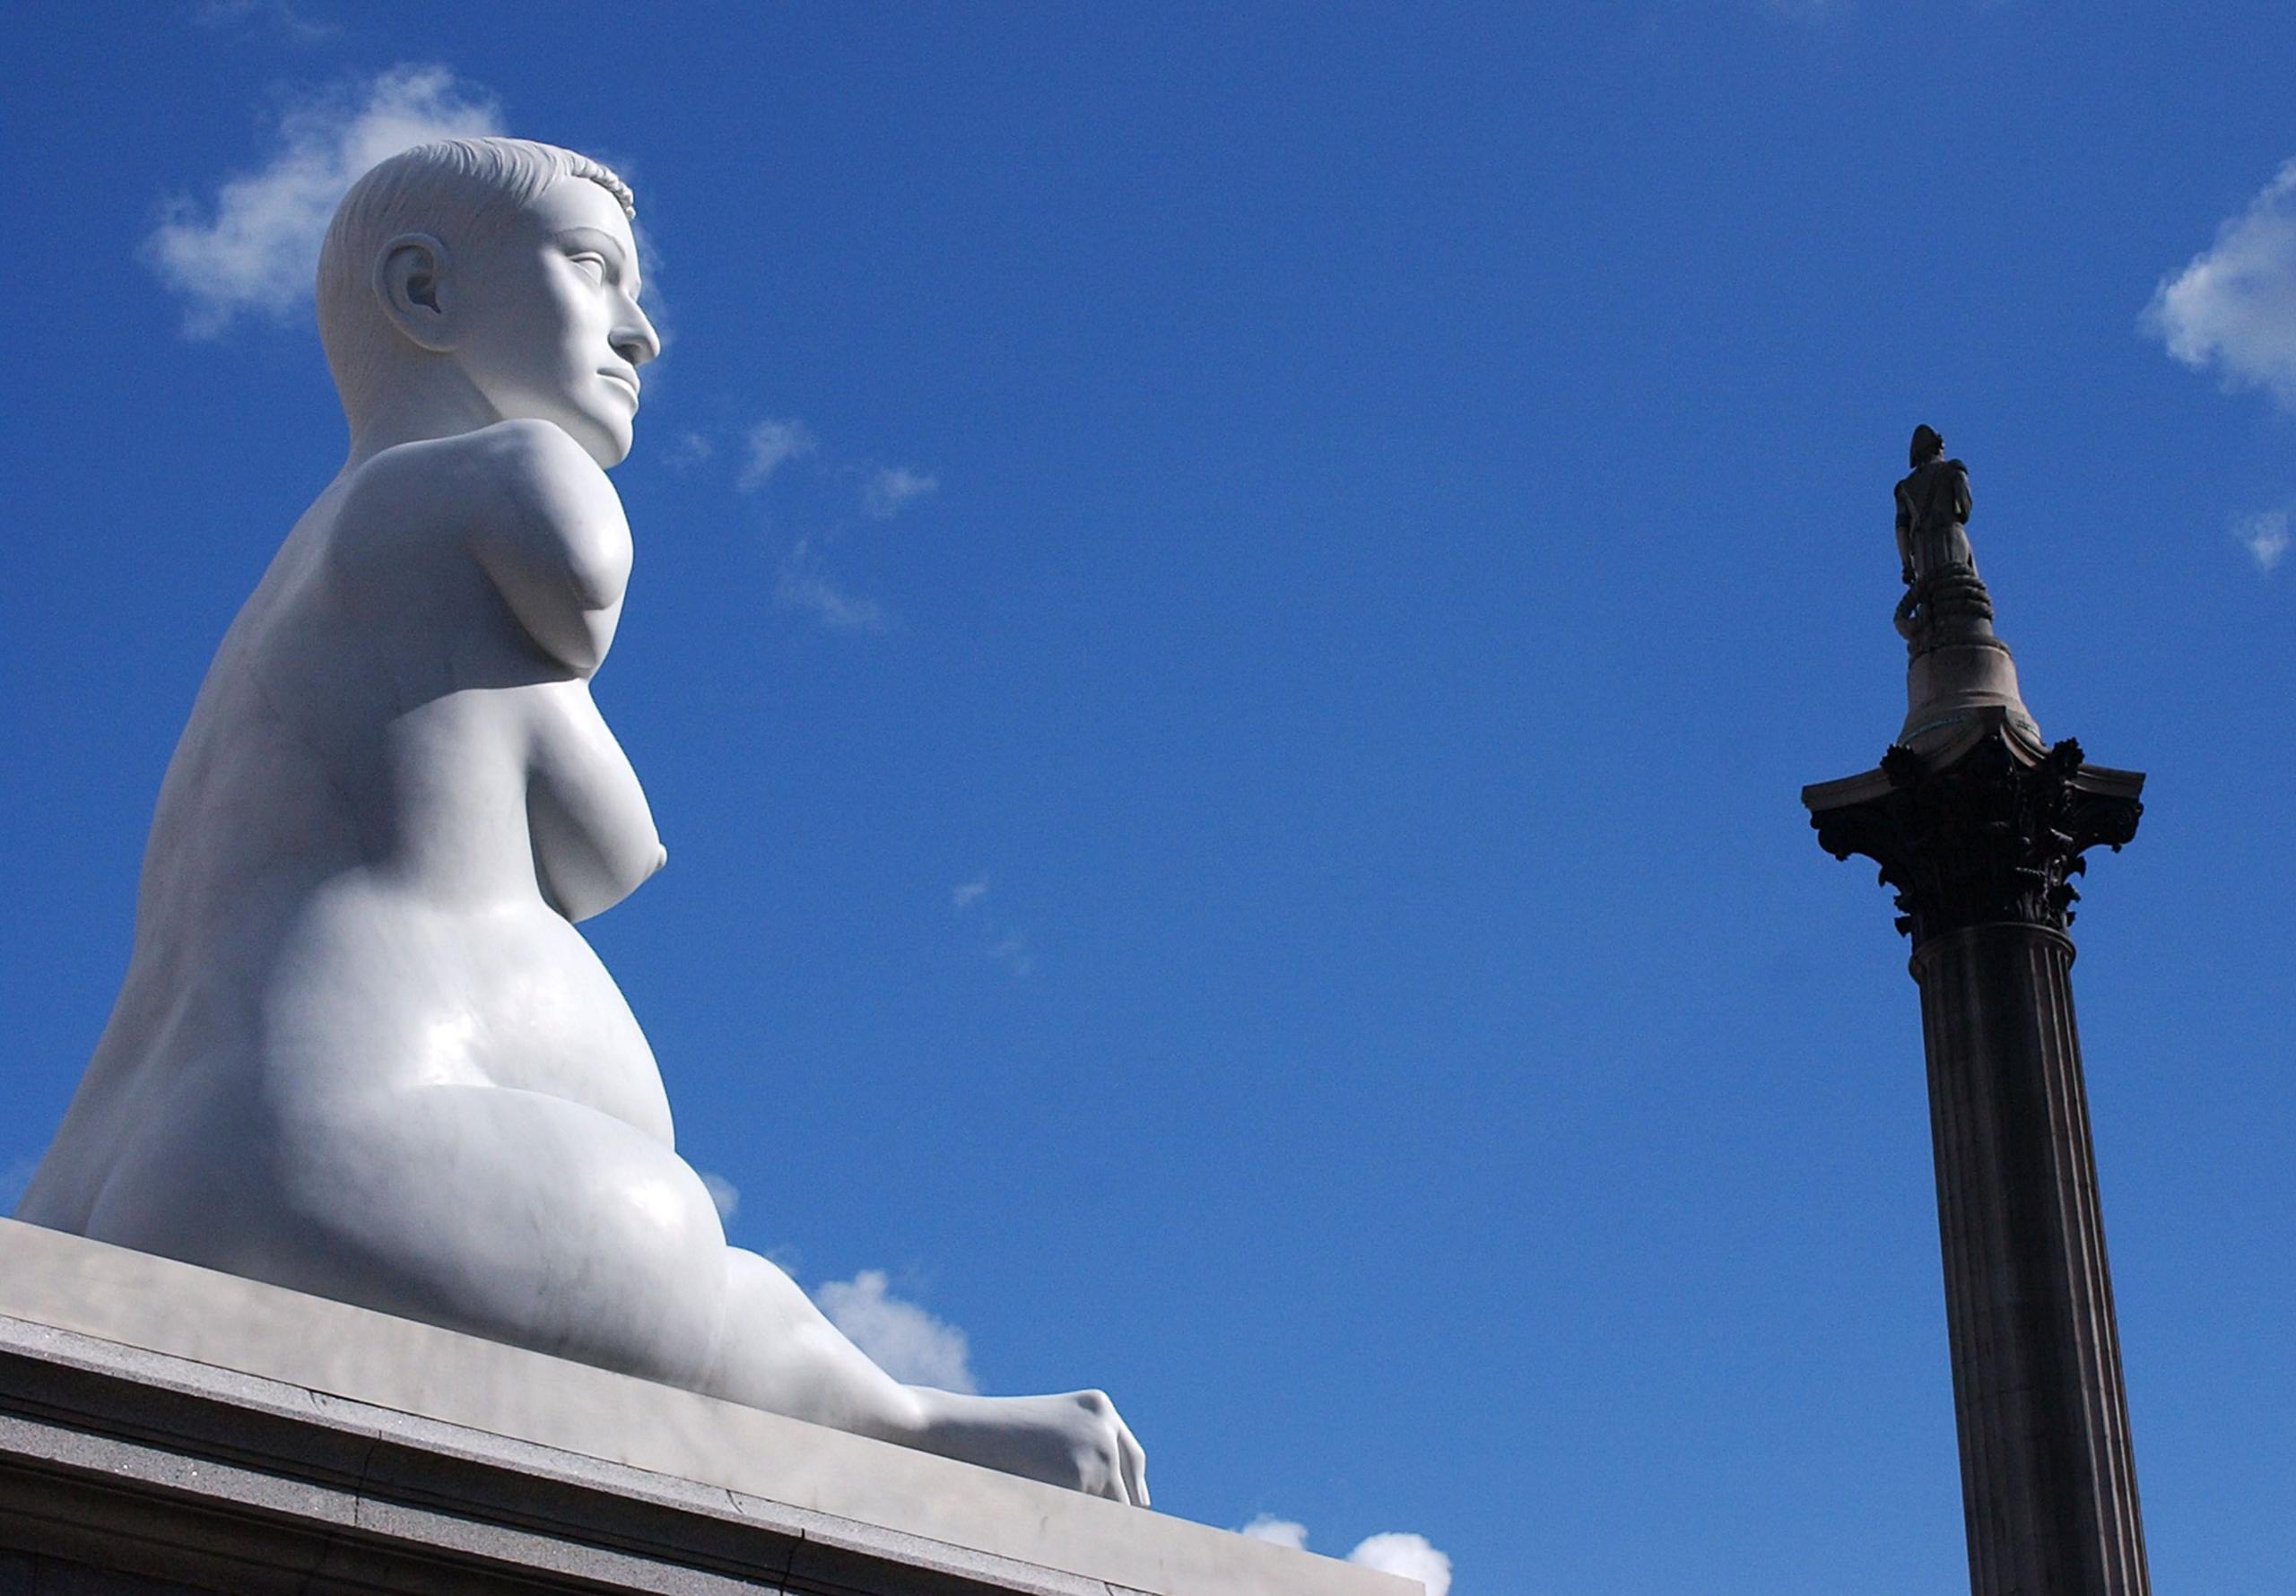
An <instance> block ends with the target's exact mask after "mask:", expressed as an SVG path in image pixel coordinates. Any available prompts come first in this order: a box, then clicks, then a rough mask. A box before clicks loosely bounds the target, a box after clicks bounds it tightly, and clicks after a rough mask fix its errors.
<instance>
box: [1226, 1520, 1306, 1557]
mask: <svg viewBox="0 0 2296 1596" xmlns="http://www.w3.org/2000/svg"><path fill="white" fill-rule="evenodd" d="M1236 1532H1237V1533H1238V1534H1239V1535H1248V1536H1250V1537H1251V1538H1252V1539H1253V1540H1272V1541H1274V1543H1275V1544H1276V1545H1278V1546H1288V1547H1290V1548H1291V1549H1292V1550H1293V1551H1295V1552H1303V1551H1306V1550H1307V1549H1308V1526H1307V1525H1305V1524H1295V1523H1293V1522H1291V1520H1290V1519H1288V1518H1277V1517H1276V1516H1275V1515H1274V1514H1270V1513H1263V1514H1260V1515H1259V1516H1258V1517H1257V1518H1256V1519H1254V1520H1252V1522H1250V1523H1248V1524H1246V1525H1245V1526H1244V1527H1243V1528H1242V1529H1240V1530H1239V1531H1236Z"/></svg>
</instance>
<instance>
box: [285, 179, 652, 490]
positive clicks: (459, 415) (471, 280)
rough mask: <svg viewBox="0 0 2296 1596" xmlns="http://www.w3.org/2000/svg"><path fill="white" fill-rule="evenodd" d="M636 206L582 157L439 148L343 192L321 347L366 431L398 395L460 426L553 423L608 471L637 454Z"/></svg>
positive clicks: (641, 319)
mask: <svg viewBox="0 0 2296 1596" xmlns="http://www.w3.org/2000/svg"><path fill="white" fill-rule="evenodd" d="M635 209H636V208H635V206H634V205H633V204H632V203H631V197H630V190H629V189H628V188H627V187H626V186H623V184H622V179H621V178H617V177H615V176H614V175H613V173H612V172H611V171H608V170H607V169H605V168H604V167H603V166H601V165H599V164H598V163H597V162H596V161H595V160H590V159H588V158H587V156H582V155H577V154H575V153H574V152H572V151H570V150H561V149H559V148H557V147H556V146H555V145H552V144H538V143H532V142H531V141H529V140H526V139H502V138H488V139H446V140H442V141H440V142H439V143H431V144H422V145H420V146H418V147H416V148H414V149H412V150H408V151H406V152H403V153H401V154H398V155H394V156H392V157H391V158H390V159H389V160H386V161H384V162H383V163H382V164H381V165H379V166H378V167H376V168H375V169H373V170H372V171H370V172H369V173H368V174H367V175H366V176H365V177H363V178H360V179H359V180H358V181H357V182H356V183H353V184H352V186H351V191H350V192H349V193H348V194H346V195H344V196H343V203H342V204H340V205H338V206H336V207H335V220H334V221H333V222H331V223H330V224H329V225H328V227H327V232H326V244H325V245H324V246H323V247H321V248H320V251H319V273H318V317H319V340H320V342H321V343H323V344H324V345H325V346H326V359H327V366H328V368H329V369H331V370H332V371H333V372H334V373H335V388H336V390H337V391H338V392H339V393H340V394H341V395H343V408H344V412H345V413H346V414H347V415H348V416H349V417H350V419H351V429H352V435H353V436H354V437H356V436H357V435H358V434H359V433H360V431H361V426H362V423H363V422H364V421H366V420H367V419H368V418H369V417H370V416H372V415H374V414H376V412H378V410H379V409H381V408H382V407H383V406H384V405H386V404H387V403H391V402H392V401H393V400H394V398H395V397H396V398H397V399H398V400H400V401H402V402H411V403H417V404H418V405H419V404H422V403H439V404H440V405H442V406H443V405H451V406H452V407H453V409H452V419H451V421H450V422H449V424H450V425H462V426H466V425H469V424H471V423H472V422H475V423H476V424H478V425H484V424H486V423H487V422H488V421H509V420H535V421H553V422H556V423H557V424H558V425H559V426H560V427H561V428H563V429H565V430H566V431H567V433H568V434H569V435H570V436H571V437H572V438H574V440H575V441H576V442H577V443H578V444H580V445H581V446H582V447H583V448H584V449H585V450H587V452H588V454H589V455H590V457H591V458H592V459H594V460H596V461H597V463H598V464H600V465H602V466H610V465H614V464H619V463H620V462H621V461H622V457H623V456H624V455H628V454H629V453H630V441H631V422H632V420H633V418H634V417H635V416H636V414H637V412H638V368H639V366H642V365H644V364H645V363H646V362H647V361H648V360H652V359H653V358H654V357H655V356H656V355H657V354H659V353H660V352H661V347H662V346H661V340H660V338H659V337H658V336H657V334H655V331H654V327H653V324H652V323H651V322H649V321H648V320H647V319H646V313H645V312H644V311H643V310H641V309H639V307H638V287H639V282H638V246H637V240H636V239H635V237H634V235H633V234H632V233H631V227H630V221H631V216H632V215H633V214H635Z"/></svg>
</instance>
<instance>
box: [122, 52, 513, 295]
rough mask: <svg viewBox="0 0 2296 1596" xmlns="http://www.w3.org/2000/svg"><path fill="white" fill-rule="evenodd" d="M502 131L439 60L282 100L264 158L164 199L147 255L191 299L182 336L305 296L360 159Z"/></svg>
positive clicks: (362, 163) (490, 105)
mask: <svg viewBox="0 0 2296 1596" xmlns="http://www.w3.org/2000/svg"><path fill="white" fill-rule="evenodd" d="M500 131H501V124H500V108H498V107H497V106H496V105H495V103H494V101H493V100H492V99H491V97H489V96H488V95H486V94H484V93H483V92H482V91H478V90H475V89H473V88H471V87H470V86H469V85H467V84H463V83H458V82H456V81H455V77H454V74H451V73H449V72H448V70H447V69H446V68H445V67H443V66H395V67H392V68H391V69H390V70H389V71H387V72H386V73H383V74H381V75H379V76H378V77H376V78H374V79H372V80H370V81H369V82H365V83H363V84H359V85H354V86H352V87H350V88H347V89H341V90H337V91H334V92H332V93H328V94H326V95H322V96H320V97H318V98H317V99H314V100H305V101H303V102H302V103H301V104H300V105H297V106H295V107H293V108H291V109H289V110H288V111H287V113H286V114H285V115H284V116H283V117H282V118H281V119H280V124H279V150H278V152H277V153H276V154H274V156H273V157H272V159H271V161H270V163H269V164H268V165H266V166H265V167H263V168H262V169H259V170H257V171H254V172H248V173H244V174H242V175H240V176H239V177H235V178H230V179H229V180H228V181H226V182H225V183H224V184H223V186H222V188H221V189H219V190H218V191H217V193H216V195H215V200H214V203H213V205H212V206H205V207H203V206H200V205H197V204H195V203H193V202H192V201H190V200H188V199H178V200H177V201H175V202H174V203H172V204H170V206H169V207H168V209H167V213H166V215H165V218H164V219H163V220H162V221H161V223H160V225H159V227H158V228H157V229H156V230H154V231H153V232H152V236H151V237H150V238H149V239H146V240H144V258H145V259H146V260H147V261H148V262H149V263H150V264H151V265H152V269H153V270H154V271H156V272H157V273H159V274H160V278H161V281H162V282H165V283H166V284H167V285H168V286H169V287H170V288H171V289H173V290H174V291H176V292H177V293H178V294H181V295H182V296H183V297H184V299H186V300H187V301H188V303H187V308H186V309H185V312H184V332H185V334H187V335H188V336H190V337H195V338H213V337H215V336H217V335H218V334H222V332H223V331H224V330H225V329H226V328H228V327H230V325H231V324H232V323H233V322H234V321H236V320H237V319H238V318H239V317H240V316H242V315H260V316H267V317H273V318H274V319H283V318H285V317H288V316H290V315H291V314H292V313H293V312H295V311H296V310H298V309H300V308H301V306H302V305H303V303H304V302H305V301H306V300H307V299H309V297H310V292H311V277H312V274H313V273H314V272H316V271H317V266H318V258H319V240H320V239H323V238H324V237H325V236H326V224H327V219H328V218H329V217H330V216H332V215H333V214H334V213H335V202H336V201H337V200H339V199H341V198H342V197H343V192H344V189H346V188H348V187H350V186H351V185H352V182H354V181H355V180H356V179H357V178H360V177H361V175H362V174H364V173H365V172H366V171H367V170H368V169H370V167H372V166H374V165H375V164H376V163H377V162H378V161H381V160H387V159H388V158H389V157H390V156H393V155H396V154H397V153H398V152H400V151H401V150H405V149H410V148H412V147H413V146H414V145H416V144H422V143H429V142H431V140H433V139H441V138H469V137H477V136H481V135H483V134H492V133H499V132H500Z"/></svg>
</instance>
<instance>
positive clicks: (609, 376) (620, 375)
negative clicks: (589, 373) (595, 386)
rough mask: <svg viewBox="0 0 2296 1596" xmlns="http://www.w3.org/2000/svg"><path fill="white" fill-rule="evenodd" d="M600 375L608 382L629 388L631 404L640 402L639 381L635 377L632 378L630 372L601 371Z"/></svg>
mask: <svg viewBox="0 0 2296 1596" xmlns="http://www.w3.org/2000/svg"><path fill="white" fill-rule="evenodd" d="M598 375H599V376H600V377H604V378H605V379H606V380H607V381H608V382H612V383H620V384H621V385H622V386H623V387H625V388H628V389H629V390H630V401H631V403H633V404H635V403H637V402H638V379H637V378H636V377H632V376H631V374H630V373H629V372H627V371H601V372H599V373H598Z"/></svg>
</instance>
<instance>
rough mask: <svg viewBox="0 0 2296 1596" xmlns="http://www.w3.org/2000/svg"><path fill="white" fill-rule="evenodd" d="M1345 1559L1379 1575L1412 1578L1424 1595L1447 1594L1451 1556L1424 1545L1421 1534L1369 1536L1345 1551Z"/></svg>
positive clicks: (1425, 1540)
mask: <svg viewBox="0 0 2296 1596" xmlns="http://www.w3.org/2000/svg"><path fill="white" fill-rule="evenodd" d="M1347 1560H1348V1561H1349V1562H1351V1563H1361V1565H1363V1566H1364V1567H1366V1568H1376V1569H1378V1571H1379V1572H1380V1573H1382V1574H1402V1575H1403V1576H1404V1577H1405V1579H1415V1580H1417V1581H1418V1582H1419V1583H1421V1584H1422V1585H1425V1586H1426V1587H1427V1596H1449V1592H1450V1589H1451V1559H1450V1558H1449V1557H1446V1556H1445V1555H1444V1554H1443V1553H1441V1552H1439V1551H1437V1550H1436V1549H1435V1548H1433V1547H1431V1546H1430V1545H1428V1544H1427V1537H1425V1536H1424V1535H1404V1534H1396V1533H1389V1534H1386V1535H1372V1536H1369V1537H1367V1538H1366V1539H1364V1540H1361V1541H1360V1542H1358V1543H1357V1545H1356V1548H1355V1549H1354V1550H1353V1551H1352V1552H1350V1553H1348V1554H1347Z"/></svg>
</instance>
